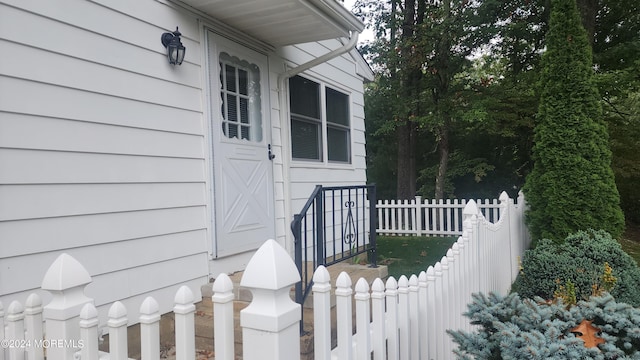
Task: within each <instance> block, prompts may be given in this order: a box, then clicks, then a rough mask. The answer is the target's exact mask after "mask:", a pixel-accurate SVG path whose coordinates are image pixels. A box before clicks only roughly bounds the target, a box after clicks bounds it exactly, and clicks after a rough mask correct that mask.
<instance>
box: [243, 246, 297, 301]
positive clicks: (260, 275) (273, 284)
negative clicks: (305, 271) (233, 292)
mask: <svg viewBox="0 0 640 360" xmlns="http://www.w3.org/2000/svg"><path fill="white" fill-rule="evenodd" d="M298 281H300V274H299V273H298V268H297V267H296V265H295V263H294V262H293V260H292V259H291V256H289V254H288V253H287V251H286V250H285V249H284V248H283V247H282V246H281V245H280V244H278V243H277V242H276V241H275V240H273V239H269V240H267V241H266V242H265V243H264V244H262V246H260V248H259V249H258V250H257V251H256V253H255V254H253V257H252V258H251V260H250V261H249V263H248V264H247V268H246V269H245V270H244V275H243V276H242V280H241V281H240V285H241V286H244V287H248V288H254V289H266V290H278V289H282V288H285V287H289V286H291V285H293V284H295V283H297V282H298Z"/></svg>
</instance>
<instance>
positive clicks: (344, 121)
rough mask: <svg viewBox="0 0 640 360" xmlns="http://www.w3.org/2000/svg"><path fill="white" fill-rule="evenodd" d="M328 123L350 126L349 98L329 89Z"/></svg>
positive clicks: (327, 91) (327, 92)
mask: <svg viewBox="0 0 640 360" xmlns="http://www.w3.org/2000/svg"><path fill="white" fill-rule="evenodd" d="M326 96H327V122H330V123H334V124H340V125H344V126H349V96H347V95H346V94H343V93H341V92H339V91H336V90H333V89H330V88H327V89H326Z"/></svg>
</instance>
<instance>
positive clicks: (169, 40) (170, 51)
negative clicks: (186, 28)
mask: <svg viewBox="0 0 640 360" xmlns="http://www.w3.org/2000/svg"><path fill="white" fill-rule="evenodd" d="M180 35H182V34H180V31H178V27H177V26H176V31H174V32H172V33H168V32H166V33H164V34H162V38H161V41H162V45H164V47H166V48H167V58H168V59H169V64H171V65H180V64H182V60H184V53H185V51H186V50H187V49H186V48H185V47H184V45H182V42H180Z"/></svg>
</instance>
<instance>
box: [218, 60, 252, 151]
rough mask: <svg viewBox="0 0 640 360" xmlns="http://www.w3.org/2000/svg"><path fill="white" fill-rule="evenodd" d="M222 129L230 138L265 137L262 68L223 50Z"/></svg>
mask: <svg viewBox="0 0 640 360" xmlns="http://www.w3.org/2000/svg"><path fill="white" fill-rule="evenodd" d="M220 85H221V89H220V97H221V100H222V106H221V111H222V133H223V134H224V135H225V136H226V137H227V138H229V139H234V138H235V139H240V140H248V141H253V142H261V141H262V113H261V110H260V109H261V100H260V69H259V68H258V66H257V65H256V64H251V63H249V62H247V61H245V60H240V59H238V58H237V57H232V56H230V55H229V54H227V53H224V52H223V53H221V54H220Z"/></svg>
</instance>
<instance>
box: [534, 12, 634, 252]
mask: <svg viewBox="0 0 640 360" xmlns="http://www.w3.org/2000/svg"><path fill="white" fill-rule="evenodd" d="M551 3H552V10H551V19H550V29H549V33H548V34H547V39H546V41H547V51H546V52H545V54H544V55H543V71H542V75H541V97H540V104H539V109H538V119H537V124H536V127H535V136H534V141H535V144H534V147H533V159H534V167H533V171H532V172H531V173H530V174H529V176H528V177H527V181H526V183H525V187H524V189H523V190H524V192H525V195H526V196H527V202H528V204H529V206H530V210H529V211H528V212H527V220H528V222H529V230H530V231H531V235H532V237H533V239H534V241H535V240H538V239H541V238H548V239H553V240H555V241H562V239H563V238H564V237H566V236H567V235H568V234H570V233H573V232H575V231H577V230H586V229H589V228H595V229H604V230H607V231H608V232H610V233H611V234H613V235H614V236H615V237H618V236H619V235H620V234H621V233H622V231H623V229H624V216H623V214H622V210H621V209H620V198H619V194H618V190H617V188H616V185H615V180H614V176H613V171H612V170H611V151H610V150H609V142H608V141H609V140H608V139H609V137H608V133H607V126H606V124H605V123H604V121H603V118H602V109H601V106H600V96H599V94H598V90H597V88H596V86H595V85H594V82H593V81H592V74H593V70H592V62H591V47H590V43H589V40H588V39H587V34H586V32H585V30H584V28H583V27H582V25H581V19H580V15H579V14H578V10H577V7H576V4H575V0H553V1H552V2H551Z"/></svg>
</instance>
